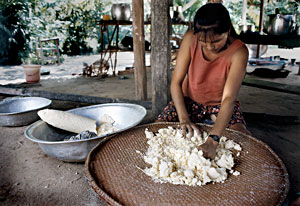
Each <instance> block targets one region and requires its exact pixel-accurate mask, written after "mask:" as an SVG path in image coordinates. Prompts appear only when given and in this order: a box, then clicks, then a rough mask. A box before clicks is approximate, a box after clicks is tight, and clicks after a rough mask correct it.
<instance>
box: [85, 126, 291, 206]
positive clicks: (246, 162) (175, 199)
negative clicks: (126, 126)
mask: <svg viewBox="0 0 300 206" xmlns="http://www.w3.org/2000/svg"><path fill="white" fill-rule="evenodd" d="M168 126H173V127H176V126H177V124H176V123H153V124H147V125H142V126H138V127H135V128H132V129H130V130H127V131H125V132H121V133H118V134H116V135H114V136H110V137H107V138H106V139H104V140H103V141H102V142H100V143H99V144H98V145H97V146H96V147H95V148H94V149H93V150H92V151H91V152H90V153H89V156H88V158H87V161H86V164H85V169H86V175H87V178H88V182H89V184H90V185H91V187H92V188H93V189H94V191H95V192H96V193H97V194H98V195H99V196H100V197H101V198H102V199H103V200H104V201H106V202H107V203H108V204H110V205H151V206H153V205H222V206H224V205H230V206H232V205H239V206H240V205H255V206H258V205H268V206H271V205H281V204H282V203H283V202H284V200H285V198H286V196H287V193H288V190H289V180H288V173H287V170H286V168H285V166H284V164H283V162H282V161H281V160H280V159H279V158H278V156H277V155H276V154H275V153H274V152H273V151H272V150H271V149H270V147H268V146H267V145H266V144H265V143H263V142H261V141H259V140H257V139H255V138H253V137H251V136H248V135H245V134H242V133H240V132H236V131H233V130H230V129H226V131H225V132H224V134H223V135H224V136H226V137H227V138H229V139H232V140H234V141H236V142H237V143H239V144H241V146H242V148H243V150H242V152H241V154H240V156H238V157H236V159H235V163H236V165H235V168H234V169H235V170H237V171H239V172H240V173H241V174H240V175H239V176H234V175H229V177H228V179H227V180H225V182H224V183H215V184H211V183H210V184H207V185H204V186H187V185H174V184H170V183H156V182H154V181H153V180H152V179H151V177H149V176H147V175H146V174H145V173H143V171H142V170H141V169H144V168H145V167H147V166H148V167H149V165H147V164H146V163H145V162H144V160H143V157H142V156H143V155H144V154H145V152H146V151H147V148H148V144H147V139H146V136H145V129H146V128H148V129H149V131H152V132H157V131H158V129H160V128H166V127H168ZM201 127H202V128H203V129H204V130H206V131H209V130H210V129H211V126H208V125H202V124H201ZM270 138H271V137H270ZM139 151H140V152H141V153H140V152H139Z"/></svg>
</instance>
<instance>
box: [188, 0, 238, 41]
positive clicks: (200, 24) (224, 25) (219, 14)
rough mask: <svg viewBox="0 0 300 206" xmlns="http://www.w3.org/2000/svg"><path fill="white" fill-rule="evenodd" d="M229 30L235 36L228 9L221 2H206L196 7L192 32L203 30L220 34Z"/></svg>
mask: <svg viewBox="0 0 300 206" xmlns="http://www.w3.org/2000/svg"><path fill="white" fill-rule="evenodd" d="M229 30H230V35H231V36H235V37H236V36H237V35H236V33H235V30H234V28H233V27H232V24H231V20H230V16H229V12H228V10H227V9H226V8H225V7H224V6H223V5H222V4H221V3H208V4H205V5H204V6H202V7H201V8H199V9H198V11H197V13H196V15H195V18H194V33H195V34H196V33H198V32H203V33H204V35H205V36H206V35H207V34H208V33H215V34H222V33H225V32H228V31H229Z"/></svg>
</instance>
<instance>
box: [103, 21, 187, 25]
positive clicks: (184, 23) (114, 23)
mask: <svg viewBox="0 0 300 206" xmlns="http://www.w3.org/2000/svg"><path fill="white" fill-rule="evenodd" d="M144 24H145V25H149V24H151V21H145V22H144ZM191 24H192V22H172V25H187V26H188V25H191ZM97 25H124V26H125V25H132V21H125V20H119V21H117V20H100V21H97Z"/></svg>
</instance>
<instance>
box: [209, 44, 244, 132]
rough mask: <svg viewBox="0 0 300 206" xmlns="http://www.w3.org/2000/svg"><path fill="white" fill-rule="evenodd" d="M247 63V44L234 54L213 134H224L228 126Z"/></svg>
mask: <svg viewBox="0 0 300 206" xmlns="http://www.w3.org/2000/svg"><path fill="white" fill-rule="evenodd" d="M247 63H248V49H247V47H246V46H243V47H241V48H240V49H238V50H237V52H236V53H235V54H234V55H233V56H232V59H231V66H230V70H229V74H228V78H227V80H226V83H225V87H224V90H223V97H222V102H221V109H220V112H219V113H218V117H217V119H216V122H215V124H214V127H213V129H212V130H211V134H216V135H218V136H222V134H223V132H224V130H225V128H226V127H227V126H228V122H229V120H230V118H231V116H232V112H233V108H234V105H235V102H236V99H237V97H238V93H239V90H240V87H241V84H242V82H243V79H244V77H245V74H246V67H247Z"/></svg>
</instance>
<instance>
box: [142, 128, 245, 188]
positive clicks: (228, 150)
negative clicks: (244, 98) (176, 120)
mask: <svg viewBox="0 0 300 206" xmlns="http://www.w3.org/2000/svg"><path fill="white" fill-rule="evenodd" d="M145 134H146V138H147V139H148V141H147V143H148V144H149V148H148V150H147V152H146V154H145V156H144V157H143V158H144V161H145V162H146V163H148V164H150V165H151V167H147V168H145V169H144V170H143V171H144V173H146V174H147V175H149V176H151V177H152V178H153V180H154V181H156V182H161V183H164V182H170V183H173V184H186V185H190V186H195V185H205V184H207V183H209V182H212V183H214V182H222V183H223V182H224V180H226V179H227V177H228V172H229V173H230V174H233V175H236V176H237V175H239V174H240V173H239V172H238V171H234V170H233V166H234V155H233V153H232V151H233V150H236V151H238V152H237V156H239V155H240V151H241V150H242V148H241V146H240V145H239V144H237V143H235V142H234V141H233V140H229V139H227V138H226V137H224V136H223V137H221V138H220V143H219V146H218V148H217V154H216V157H215V159H214V160H209V159H206V158H204V157H203V152H202V150H198V149H197V147H198V146H199V145H201V144H203V143H204V142H205V141H206V138H207V136H208V134H207V133H206V132H203V134H202V135H198V134H194V136H192V137H191V136H189V134H188V135H187V137H186V138H184V137H183V135H182V130H181V129H174V128H172V127H168V128H162V129H159V130H158V133H156V134H154V133H153V132H150V131H148V129H146V131H145Z"/></svg>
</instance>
